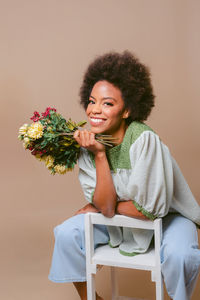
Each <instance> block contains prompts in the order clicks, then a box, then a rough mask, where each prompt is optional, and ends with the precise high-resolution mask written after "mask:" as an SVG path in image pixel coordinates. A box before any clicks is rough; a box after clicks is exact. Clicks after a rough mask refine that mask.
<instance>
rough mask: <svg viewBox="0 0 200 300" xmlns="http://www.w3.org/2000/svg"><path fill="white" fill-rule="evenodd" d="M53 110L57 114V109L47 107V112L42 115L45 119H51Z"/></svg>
mask: <svg viewBox="0 0 200 300" xmlns="http://www.w3.org/2000/svg"><path fill="white" fill-rule="evenodd" d="M51 110H53V111H55V112H56V109H55V108H51V107H47V108H46V110H45V112H44V113H42V116H43V118H46V117H50V111H51Z"/></svg>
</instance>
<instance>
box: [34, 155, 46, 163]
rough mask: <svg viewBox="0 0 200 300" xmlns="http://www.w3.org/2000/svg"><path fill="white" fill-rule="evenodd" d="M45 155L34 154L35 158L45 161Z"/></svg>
mask: <svg viewBox="0 0 200 300" xmlns="http://www.w3.org/2000/svg"><path fill="white" fill-rule="evenodd" d="M46 157H47V156H46V155H43V156H41V155H40V154H36V155H35V158H37V159H38V160H39V161H45V160H46Z"/></svg>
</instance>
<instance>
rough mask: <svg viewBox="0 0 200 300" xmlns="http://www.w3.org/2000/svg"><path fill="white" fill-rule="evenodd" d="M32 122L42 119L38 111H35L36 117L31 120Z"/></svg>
mask: <svg viewBox="0 0 200 300" xmlns="http://www.w3.org/2000/svg"><path fill="white" fill-rule="evenodd" d="M30 119H31V120H33V122H37V121H39V119H40V114H39V112H38V111H34V115H33V116H32V118H30Z"/></svg>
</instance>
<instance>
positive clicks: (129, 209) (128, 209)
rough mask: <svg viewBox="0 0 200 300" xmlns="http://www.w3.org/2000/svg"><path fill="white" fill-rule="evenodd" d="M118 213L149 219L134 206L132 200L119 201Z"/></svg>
mask: <svg viewBox="0 0 200 300" xmlns="http://www.w3.org/2000/svg"><path fill="white" fill-rule="evenodd" d="M116 213H117V214H120V215H124V216H127V217H132V218H137V219H141V220H148V218H147V217H146V216H144V215H143V214H142V213H141V212H139V211H138V210H137V209H136V207H135V206H134V204H133V202H132V200H128V201H120V202H118V203H117V208H116Z"/></svg>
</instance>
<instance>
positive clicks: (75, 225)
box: [49, 51, 200, 300]
mask: <svg viewBox="0 0 200 300" xmlns="http://www.w3.org/2000/svg"><path fill="white" fill-rule="evenodd" d="M80 96H81V104H82V105H83V106H84V108H85V111H86V114H87V117H88V120H89V123H90V125H91V130H90V131H87V130H82V131H80V130H78V131H76V132H75V134H74V138H75V139H76V141H77V142H78V143H79V144H80V146H81V154H80V158H79V170H80V172H79V179H80V182H81V185H82V188H83V191H84V195H85V198H86V200H88V202H89V203H88V204H86V206H84V207H83V208H81V209H80V210H79V211H78V212H77V213H76V215H75V216H73V217H72V218H70V219H68V220H66V221H65V222H64V223H62V224H61V225H58V226H57V227H56V228H55V230H54V233H55V248H54V253H53V259H52V266H51V270H50V275H49V279H50V280H52V281H54V282H73V283H74V286H75V287H76V289H77V291H78V293H79V295H80V298H81V299H82V300H85V299H87V291H86V275H85V243H84V214H85V213H86V212H89V211H93V212H100V213H102V214H104V215H105V216H107V217H113V216H114V215H115V214H116V213H118V214H123V215H127V216H130V217H134V218H141V219H149V218H150V219H154V218H156V217H162V218H163V240H162V247H161V263H162V274H163V277H164V281H165V285H166V288H167V291H168V294H169V296H170V297H171V298H172V299H175V300H188V299H190V297H191V294H192V291H193V289H194V286H195V282H196V279H197V275H198V272H199V268H200V250H199V248H198V238H197V229H196V224H197V225H200V207H199V205H198V203H197V202H196V200H195V199H194V197H193V195H192V193H191V191H190V189H189V187H188V185H187V183H186V181H185V179H184V177H183V175H182V173H181V171H180V169H179V167H178V166H177V164H176V162H175V160H174V159H173V158H172V156H171V154H170V152H169V150H168V148H167V147H166V146H165V145H164V144H163V143H162V141H161V140H160V138H159V137H158V135H157V134H156V133H155V132H153V130H152V129H151V128H150V127H148V126H147V125H145V124H144V123H143V121H144V120H146V119H147V117H148V116H149V114H150V112H151V109H152V107H153V106H154V95H153V91H152V86H151V80H150V74H149V71H148V69H147V68H146V67H145V66H144V65H143V64H141V63H140V62H139V60H138V59H137V58H135V57H134V56H133V55H132V54H131V53H130V52H128V51H125V52H124V53H122V54H119V53H115V52H112V53H107V54H105V55H103V56H100V57H97V58H96V59H95V60H94V61H93V62H92V63H91V64H90V65H89V67H88V69H87V71H86V73H85V75H84V79H83V84H82V87H81V90H80ZM99 133H101V134H109V135H112V137H115V138H116V142H117V145H116V146H115V147H113V148H111V149H108V148H105V146H103V145H102V144H100V143H99V142H97V141H96V140H95V134H99ZM195 223H196V224H195ZM151 238H152V236H151V235H149V234H147V232H146V231H145V230H143V231H141V232H139V233H138V232H136V231H134V230H133V231H132V232H131V233H130V232H129V231H128V230H127V229H126V228H123V230H122V231H121V230H118V229H117V230H116V232H113V230H112V229H111V228H109V227H108V228H106V227H105V226H96V227H95V229H94V239H95V241H94V243H95V245H94V246H95V247H98V245H100V244H105V243H108V242H109V243H110V244H111V245H112V246H119V251H120V252H121V253H122V255H123V254H124V255H127V254H128V255H134V254H135V253H139V252H144V251H146V250H147V248H148V246H149V243H150V241H151ZM97 299H102V298H101V297H100V296H99V295H97Z"/></svg>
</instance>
